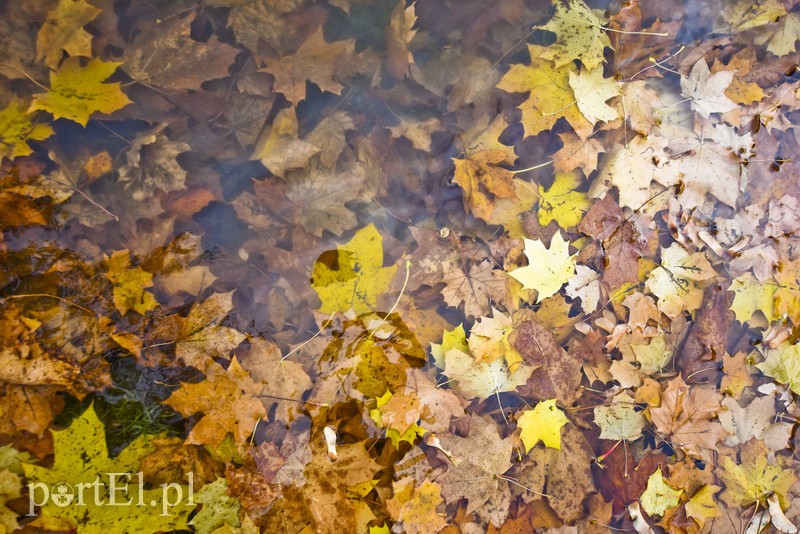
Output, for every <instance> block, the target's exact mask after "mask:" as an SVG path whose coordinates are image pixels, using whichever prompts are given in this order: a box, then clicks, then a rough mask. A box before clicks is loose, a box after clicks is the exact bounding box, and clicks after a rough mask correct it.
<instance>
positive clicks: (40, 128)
mask: <svg viewBox="0 0 800 534" xmlns="http://www.w3.org/2000/svg"><path fill="white" fill-rule="evenodd" d="M51 135H53V129H52V128H51V127H50V126H49V125H47V124H33V123H32V122H31V116H30V115H28V113H27V112H26V111H25V108H24V106H23V105H22V103H21V102H20V101H19V100H12V101H11V103H10V104H9V105H8V106H7V107H6V108H5V109H4V110H2V111H0V159H2V158H4V157H6V158H9V159H14V158H16V157H18V156H27V155H28V154H30V153H31V152H33V149H31V147H29V146H28V141H41V140H43V139H47V138H48V137H50V136H51Z"/></svg>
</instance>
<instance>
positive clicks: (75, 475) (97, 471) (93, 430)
mask: <svg viewBox="0 0 800 534" xmlns="http://www.w3.org/2000/svg"><path fill="white" fill-rule="evenodd" d="M53 441H54V446H55V461H54V463H53V467H51V468H46V467H42V466H39V465H34V464H29V463H26V464H23V468H24V469H25V476H26V477H27V479H28V481H29V482H30V483H41V484H46V485H47V487H48V488H50V487H54V486H56V485H58V484H69V485H71V486H73V487H74V485H76V484H87V485H92V484H93V483H94V482H95V481H96V480H98V479H99V480H100V481H101V483H100V484H99V485H97V486H96V488H98V489H97V490H96V491H97V492H98V495H99V498H97V499H95V498H85V500H84V503H85V506H86V507H85V508H84V507H79V506H75V505H69V504H70V503H71V501H72V499H74V498H75V497H76V495H75V494H74V493H72V492H70V491H69V489H70V488H69V487H66V488H65V490H66V491H65V493H64V497H63V498H61V497H60V496H59V494H56V495H53V496H52V498H50V499H48V500H47V502H46V504H44V505H43V506H42V507H41V508H40V512H39V514H38V516H37V517H36V519H35V520H34V521H33V523H32V525H35V526H36V527H38V528H43V529H47V530H69V529H77V528H80V529H81V530H82V531H85V532H88V533H95V534H100V533H102V532H108V531H114V532H120V533H134V532H141V531H142V530H147V529H151V528H156V529H159V530H173V529H185V528H188V525H187V523H186V520H187V516H188V514H189V512H191V511H192V508H193V506H187V503H186V502H183V503H180V504H179V505H178V506H176V507H174V508H167V509H169V510H170V513H168V514H165V515H158V514H137V513H134V512H133V510H134V509H135V507H136V504H135V503H136V502H137V498H136V497H135V495H134V494H133V492H132V491H131V493H130V495H126V494H127V493H128V492H127V490H123V489H122V488H124V487H125V485H126V481H125V476H124V475H118V477H119V478H117V476H115V480H114V482H113V484H115V485H116V486H117V488H118V490H117V491H115V492H114V495H113V496H112V494H111V493H110V489H109V488H110V486H109V485H106V484H112V482H111V481H110V479H109V476H111V475H110V474H112V473H121V474H123V473H135V472H136V471H137V468H138V465H139V459H140V458H141V457H142V456H143V455H144V454H147V453H148V452H150V451H151V450H152V448H153V447H152V445H150V444H149V443H148V441H147V439H146V438H144V437H140V438H138V439H137V440H136V441H134V442H133V443H131V444H130V445H128V446H127V447H126V448H125V449H124V450H123V451H122V452H121V453H120V454H119V455H118V456H116V457H114V458H111V457H110V456H109V453H108V450H107V448H106V434H105V428H104V426H103V423H102V422H101V421H100V420H99V419H98V418H97V415H96V414H95V411H94V407H93V406H90V407H89V408H88V409H87V410H86V411H85V412H84V413H83V414H82V415H81V416H79V417H77V418H75V419H74V420H73V421H72V424H71V425H70V426H69V427H67V428H66V429H64V430H58V431H54V432H53ZM81 458H82V459H83V461H81ZM104 482H105V483H104ZM181 490H182V494H186V490H188V488H186V487H185V486H181ZM142 491H143V494H142V499H144V501H145V502H147V503H151V502H153V503H156V505H154V508H157V509H159V510H160V509H162V499H163V492H162V491H161V488H156V489H143V490H142ZM87 497H88V496H87ZM110 499H113V500H114V501H115V502H117V503H118V504H117V505H114V506H107V505H106V506H104V505H103V504H98V503H100V502H102V503H108V502H110Z"/></svg>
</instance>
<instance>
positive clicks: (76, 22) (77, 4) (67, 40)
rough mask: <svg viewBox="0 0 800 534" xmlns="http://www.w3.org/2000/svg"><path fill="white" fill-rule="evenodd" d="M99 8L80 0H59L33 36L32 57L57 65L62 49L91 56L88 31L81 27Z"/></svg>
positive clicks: (73, 55) (72, 55)
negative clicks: (34, 55)
mask: <svg viewBox="0 0 800 534" xmlns="http://www.w3.org/2000/svg"><path fill="white" fill-rule="evenodd" d="M100 11H101V10H100V9H98V8H96V7H95V6H93V5H92V4H90V3H89V2H85V1H83V0H59V2H58V5H57V6H56V7H54V8H53V10H52V11H50V12H49V13H48V14H47V22H45V24H44V25H43V26H42V27H41V28H40V29H39V34H38V36H37V38H36V59H37V60H44V63H45V65H47V66H48V67H50V68H51V69H54V70H55V69H57V68H58V65H59V63H61V58H62V56H63V52H66V53H67V54H68V55H69V56H70V57H75V56H83V57H92V34H90V33H89V32H87V31H86V30H84V29H83V27H84V26H86V25H87V24H88V23H90V22H91V21H92V20H94V18H95V17H97V15H99V14H100Z"/></svg>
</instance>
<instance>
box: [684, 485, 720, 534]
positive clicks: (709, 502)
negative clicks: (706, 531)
mask: <svg viewBox="0 0 800 534" xmlns="http://www.w3.org/2000/svg"><path fill="white" fill-rule="evenodd" d="M721 489H722V488H721V487H719V486H714V485H713V484H712V485H708V484H706V485H705V486H703V487H702V488H700V489H699V490H697V492H696V493H695V494H694V495H693V496H692V498H691V499H689V501H688V502H687V503H686V515H687V516H688V517H691V518H692V519H694V520H695V521H697V523H698V524H699V525H700V527H701V528H702V527H703V525H705V522H706V520H707V519H711V518H714V517H720V516H722V511H721V510H720V509H719V506H718V505H717V503H716V502H714V499H715V497H714V494H715V493H717V492H718V491H719V490H721Z"/></svg>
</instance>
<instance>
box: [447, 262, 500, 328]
mask: <svg viewBox="0 0 800 534" xmlns="http://www.w3.org/2000/svg"><path fill="white" fill-rule="evenodd" d="M448 267H449V268H446V269H447V270H446V272H445V274H444V277H443V278H442V281H443V282H444V283H445V284H447V287H445V288H444V289H443V290H442V296H443V297H444V300H445V302H447V304H449V305H450V306H453V307H454V308H457V307H458V306H459V304H461V303H462V302H463V303H464V315H466V316H467V317H470V316H471V317H480V316H481V315H489V312H490V311H491V301H498V300H500V298H501V296H502V295H503V294H504V293H505V290H506V280H505V277H504V276H503V275H502V271H499V270H497V271H496V270H494V265H493V264H492V262H490V261H489V260H484V261H483V262H481V263H475V264H473V265H472V267H470V269H469V272H466V271H465V270H464V269H463V268H461V267H458V266H448Z"/></svg>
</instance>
